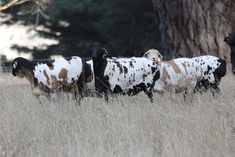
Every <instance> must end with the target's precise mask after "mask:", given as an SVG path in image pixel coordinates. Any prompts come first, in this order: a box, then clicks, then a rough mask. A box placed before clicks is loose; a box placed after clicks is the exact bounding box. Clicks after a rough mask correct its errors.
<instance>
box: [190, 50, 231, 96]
mask: <svg viewBox="0 0 235 157" xmlns="http://www.w3.org/2000/svg"><path fill="white" fill-rule="evenodd" d="M192 59H193V60H194V62H195V63H196V64H197V65H199V66H200V67H201V68H202V70H203V79H202V80H200V81H198V82H197V86H196V90H197V91H206V90H207V89H209V88H211V89H212V92H213V93H214V92H217V93H218V92H219V91H220V89H219V83H220V81H221V78H222V77H223V76H225V74H226V71H227V70H226V61H225V60H223V59H219V58H218V57H215V56H211V55H204V56H199V57H193V58H192Z"/></svg>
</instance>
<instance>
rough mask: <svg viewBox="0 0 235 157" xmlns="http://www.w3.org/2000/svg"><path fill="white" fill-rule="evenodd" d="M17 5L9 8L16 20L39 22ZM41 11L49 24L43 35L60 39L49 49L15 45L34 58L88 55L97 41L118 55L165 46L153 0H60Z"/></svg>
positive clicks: (41, 15) (128, 54)
mask: <svg viewBox="0 0 235 157" xmlns="http://www.w3.org/2000/svg"><path fill="white" fill-rule="evenodd" d="M25 6H27V4H26V5H25ZM17 9H18V8H16V7H14V8H13V9H11V10H10V11H8V13H12V14H14V16H13V18H12V20H14V21H18V20H21V21H24V22H25V24H33V23H35V17H34V16H29V15H28V14H26V15H25V14H16V11H18V10H17ZM26 10H27V9H26ZM21 11H22V10H21ZM39 15H40V17H41V18H39V21H37V22H39V23H38V24H39V25H43V26H45V27H46V28H47V29H45V30H43V31H42V30H41V31H39V33H40V35H41V36H45V37H48V38H55V39H57V40H58V41H59V43H58V44H56V45H51V46H49V47H48V48H47V49H46V50H44V49H41V48H40V47H35V48H34V49H28V48H27V47H20V46H17V45H15V46H14V48H17V49H19V50H22V49H23V50H24V51H29V52H32V53H33V56H34V58H45V57H49V56H50V55H52V54H61V55H63V56H71V55H79V56H85V55H86V52H87V50H88V49H89V48H90V47H93V46H97V45H100V46H104V47H106V48H107V49H108V50H109V51H110V52H111V53H112V54H113V55H115V56H131V55H133V53H135V52H144V51H145V50H147V49H149V48H158V49H159V48H160V49H161V46H160V33H159V31H158V29H157V22H156V16H155V14H154V12H153V6H152V2H151V0H147V1H141V0H136V1H132V0H116V1H110V0H58V1H53V3H51V4H50V5H49V6H48V8H47V9H46V10H45V11H44V12H43V14H41V13H40V14H39ZM44 15H46V17H48V18H45V16H44ZM46 30H49V31H46Z"/></svg>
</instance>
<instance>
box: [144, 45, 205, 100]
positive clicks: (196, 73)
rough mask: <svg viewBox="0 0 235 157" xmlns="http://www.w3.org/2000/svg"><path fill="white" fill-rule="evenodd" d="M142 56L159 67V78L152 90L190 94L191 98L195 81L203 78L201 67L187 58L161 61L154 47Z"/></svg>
mask: <svg viewBox="0 0 235 157" xmlns="http://www.w3.org/2000/svg"><path fill="white" fill-rule="evenodd" d="M143 56H144V57H146V58H148V59H150V60H153V61H155V62H156V63H157V65H158V68H159V69H160V79H159V80H157V81H156V83H155V86H154V91H155V92H158V93H161V94H162V93H164V92H165V91H172V92H175V93H178V92H184V93H185V95H186V93H188V94H190V99H191V100H192V93H193V89H194V88H195V86H196V83H197V81H199V80H201V79H202V78H203V71H202V68H201V67H200V66H199V65H197V64H195V63H194V61H193V60H192V59H189V58H177V59H172V60H170V61H162V60H161V59H162V58H160V57H161V54H160V53H159V52H158V51H157V50H154V49H151V50H148V51H147V52H145V53H144V55H143Z"/></svg>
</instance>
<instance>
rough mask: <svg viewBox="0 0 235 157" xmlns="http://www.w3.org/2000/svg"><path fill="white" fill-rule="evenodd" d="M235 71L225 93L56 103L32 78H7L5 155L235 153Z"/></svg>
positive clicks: (2, 114)
mask: <svg viewBox="0 0 235 157" xmlns="http://www.w3.org/2000/svg"><path fill="white" fill-rule="evenodd" d="M234 82H235V78H234V76H227V77H225V78H224V79H223V80H222V84H221V95H220V96H218V97H217V98H216V99H214V98H213V97H212V95H211V94H210V93H205V94H203V95H200V94H197V95H195V97H194V101H193V103H192V104H186V103H184V102H183V101H182V97H183V96H182V94H178V95H174V96H173V98H170V94H165V95H164V96H159V95H157V94H156V95H154V103H150V102H149V101H148V99H147V97H146V96H145V95H144V94H140V95H138V96H134V97H127V96H120V97H118V98H111V99H110V102H109V103H106V102H105V101H104V100H103V99H99V98H92V97H89V98H84V99H83V100H82V104H81V106H80V107H78V106H76V103H75V102H73V101H67V100H66V99H60V100H56V101H53V102H49V101H47V100H46V99H45V98H44V97H42V98H41V101H42V104H40V103H38V101H37V99H36V98H35V97H34V96H33V95H32V94H31V91H30V88H29V85H28V84H27V82H26V81H24V80H22V79H18V78H13V77H12V76H11V75H4V76H1V77H0V156H24V157H26V156H29V157H32V156H42V157H46V156H50V157H51V156H69V157H73V156H74V157H77V156H88V157H91V156H101V157H106V156H107V157H110V156H121V157H124V156H134V157H136V156H137V157H138V156H141V157H142V156H144V157H148V156H158V157H189V156H190V157H222V156H224V157H233V156H234V155H235V101H234V100H235V83H234Z"/></svg>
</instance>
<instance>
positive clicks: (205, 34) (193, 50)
mask: <svg viewBox="0 0 235 157" xmlns="http://www.w3.org/2000/svg"><path fill="white" fill-rule="evenodd" d="M152 2H153V6H154V10H155V12H156V14H157V16H158V18H159V22H160V26H159V29H160V31H161V37H162V43H163V45H164V47H165V48H166V49H167V50H169V51H168V52H166V53H165V54H163V55H164V56H165V57H166V58H167V59H170V58H174V57H178V56H187V57H192V56H199V55H203V54H212V55H216V56H218V57H220V58H225V59H227V61H228V62H229V63H230V60H231V57H230V53H231V52H230V48H229V47H228V45H227V44H226V43H225V42H224V37H225V36H227V35H228V33H230V32H232V31H234V30H235V18H234V17H235V12H234V10H235V3H234V2H233V1H232V0H206V1H203V0H152Z"/></svg>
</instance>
